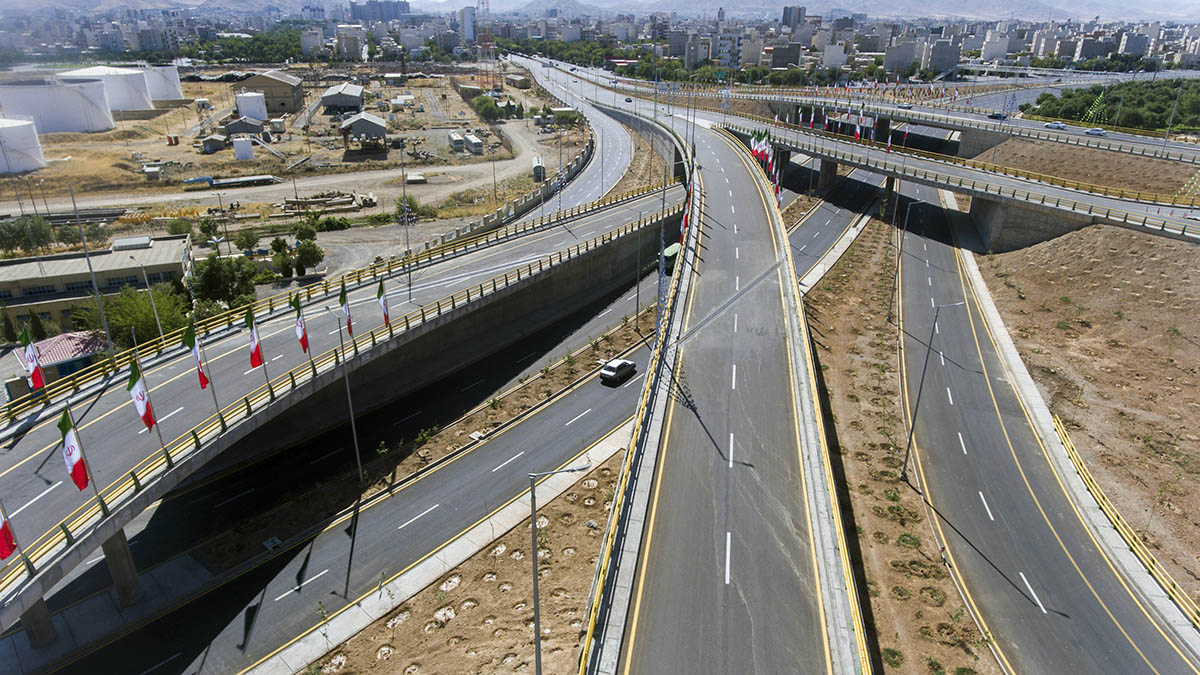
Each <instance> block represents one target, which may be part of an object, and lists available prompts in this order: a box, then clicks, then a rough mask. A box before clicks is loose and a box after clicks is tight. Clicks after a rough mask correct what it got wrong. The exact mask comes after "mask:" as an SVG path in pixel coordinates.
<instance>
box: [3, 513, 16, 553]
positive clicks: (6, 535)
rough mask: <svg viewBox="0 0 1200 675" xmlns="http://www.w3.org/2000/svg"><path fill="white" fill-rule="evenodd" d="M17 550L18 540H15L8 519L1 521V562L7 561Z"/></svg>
mask: <svg viewBox="0 0 1200 675" xmlns="http://www.w3.org/2000/svg"><path fill="white" fill-rule="evenodd" d="M16 550H17V540H16V539H14V538H13V533H12V525H9V523H8V519H7V518H6V519H4V520H3V521H0V560H6V559H7V558H8V556H10V555H12V554H13V552H14V551H16Z"/></svg>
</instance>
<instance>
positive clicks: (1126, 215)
mask: <svg viewBox="0 0 1200 675" xmlns="http://www.w3.org/2000/svg"><path fill="white" fill-rule="evenodd" d="M727 128H729V129H731V130H733V131H735V132H737V133H741V134H750V133H753V132H754V131H755V130H754V129H750V128H748V127H741V126H737V125H729V126H728V127H727ZM785 140H786V139H785ZM788 145H789V146H790V147H793V148H795V149H796V150H798V151H800V152H804V153H806V154H812V155H814V156H824V157H828V158H830V159H832V160H833V161H836V162H841V163H845V164H851V165H854V166H858V167H861V168H864V169H868V170H879V171H881V172H886V173H891V174H895V175H899V176H902V177H908V178H912V179H916V180H922V181H925V182H926V183H928V184H930V185H937V186H946V187H957V188H959V189H961V190H963V191H966V192H972V193H977V194H981V195H985V196H986V195H996V196H997V197H1008V198H1010V199H1015V200H1018V201H1023V202H1026V203H1029V204H1033V205H1037V206H1047V207H1052V208H1056V209H1062V210H1068V211H1072V212H1074V213H1077V214H1079V215H1084V216H1092V217H1095V218H1104V219H1106V220H1109V221H1112V222H1116V223H1120V224H1124V225H1130V226H1137V227H1143V228H1147V229H1153V230H1158V231H1160V232H1166V233H1170V234H1174V235H1181V236H1187V237H1200V224H1197V225H1195V226H1192V225H1188V224H1186V223H1178V222H1175V221H1170V220H1167V219H1166V218H1162V217H1160V216H1152V215H1150V214H1149V213H1141V214H1138V213H1132V212H1130V211H1127V210H1124V209H1114V208H1109V207H1104V206H1099V205H1097V204H1093V203H1091V202H1087V201H1079V200H1073V199H1063V198H1061V197H1053V196H1050V195H1047V194H1046V193H1044V192H1034V191H1032V190H1027V189H1017V188H1009V187H1004V186H1002V185H995V184H993V183H991V182H989V181H976V180H974V179H970V178H963V177H962V176H955V175H953V174H947V173H941V172H938V171H930V170H927V169H922V168H918V167H914V166H909V165H907V164H905V163H901V162H895V161H888V160H880V159H877V158H874V157H871V156H870V155H866V154H853V153H849V152H845V151H841V150H835V149H831V148H828V147H823V146H821V145H818V144H817V143H816V142H814V141H802V140H798V139H797V140H788ZM889 156H890V155H889Z"/></svg>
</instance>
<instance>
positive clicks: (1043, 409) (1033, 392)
mask: <svg viewBox="0 0 1200 675" xmlns="http://www.w3.org/2000/svg"><path fill="white" fill-rule="evenodd" d="M939 195H940V197H941V200H942V204H943V206H944V207H946V208H947V209H949V210H955V211H958V210H959V208H958V204H957V202H956V201H955V200H954V195H953V194H952V193H950V192H949V191H947V190H939ZM958 255H959V259H960V260H961V261H962V263H963V268H964V269H965V270H966V272H967V277H968V281H969V283H970V285H971V287H972V288H974V289H975V290H976V297H977V298H978V299H979V308H980V312H981V313H982V315H983V319H984V321H986V322H987V325H988V328H989V329H990V331H991V334H992V337H993V338H994V340H995V343H996V347H997V350H998V351H999V355H1000V359H1001V361H1002V363H1003V364H1004V369H1005V370H1006V371H1007V372H1008V375H1009V381H1010V382H1012V383H1013V385H1014V386H1015V387H1016V389H1017V391H1018V392H1019V393H1020V397H1021V399H1022V401H1023V403H1024V405H1025V406H1026V408H1027V409H1028V412H1029V416H1030V418H1031V419H1032V420H1033V423H1034V426H1035V427H1036V432H1037V434H1038V436H1039V437H1040V438H1041V441H1042V445H1043V446H1044V447H1045V448H1046V454H1047V456H1048V457H1049V459H1050V462H1051V463H1052V465H1053V467H1054V471H1055V473H1057V474H1058V476H1059V478H1060V479H1061V480H1062V481H1063V483H1064V484H1065V485H1066V488H1067V491H1068V496H1069V498H1070V499H1071V501H1073V502H1074V503H1075V506H1076V507H1077V509H1078V511H1079V513H1080V514H1081V517H1082V519H1083V522H1084V526H1085V527H1087V528H1088V529H1089V530H1090V531H1091V533H1092V536H1093V537H1094V538H1095V539H1096V541H1098V542H1100V545H1101V546H1102V547H1103V548H1104V553H1105V555H1107V556H1108V558H1109V560H1111V561H1113V562H1114V563H1115V565H1116V566H1117V568H1118V569H1120V570H1121V575H1122V576H1123V577H1124V578H1125V579H1127V580H1128V581H1129V582H1130V583H1131V584H1132V585H1133V586H1134V588H1136V589H1137V591H1138V594H1139V595H1140V596H1141V597H1142V599H1143V600H1145V601H1147V602H1148V603H1149V604H1150V606H1152V607H1153V608H1154V610H1155V612H1156V613H1157V614H1158V615H1159V616H1160V617H1161V618H1162V619H1164V620H1165V621H1166V622H1167V624H1168V625H1169V626H1170V627H1171V629H1172V630H1173V632H1174V633H1175V635H1176V636H1177V637H1178V638H1179V639H1180V641H1181V642H1182V643H1183V644H1184V646H1186V648H1187V649H1188V650H1190V651H1191V652H1192V654H1193V655H1195V656H1198V657H1200V631H1197V630H1196V628H1195V626H1193V625H1192V623H1191V621H1189V620H1188V618H1187V616H1185V615H1184V613H1183V612H1182V611H1181V610H1180V609H1179V606H1178V605H1176V604H1175V603H1174V601H1172V600H1171V597H1170V596H1169V595H1167V593H1166V592H1165V591H1164V590H1163V588H1162V587H1161V586H1159V584H1158V582H1157V581H1156V580H1155V579H1154V577H1153V576H1152V575H1151V574H1150V572H1149V571H1148V570H1147V569H1146V567H1145V565H1143V564H1142V562H1141V560H1140V559H1138V557H1137V555H1136V554H1134V552H1133V551H1132V550H1131V549H1130V548H1129V545H1128V544H1127V543H1126V542H1125V539H1124V538H1122V537H1121V534H1120V532H1118V531H1117V529H1116V528H1115V527H1113V525H1112V521H1110V520H1109V519H1108V516H1107V515H1105V513H1104V511H1103V510H1102V509H1101V508H1100V505H1099V504H1098V503H1097V502H1096V499H1095V497H1094V496H1093V495H1092V493H1091V491H1089V490H1088V488H1087V485H1086V484H1084V482H1083V479H1082V478H1081V477H1080V475H1079V473H1078V472H1077V471H1076V470H1075V466H1074V464H1073V463H1072V462H1071V458H1070V456H1069V455H1068V454H1067V450H1066V448H1065V447H1063V444H1062V439H1061V438H1059V435H1058V432H1057V431H1055V429H1054V420H1053V417H1052V415H1051V413H1050V407H1049V406H1048V405H1047V404H1046V401H1045V399H1044V398H1043V397H1042V393H1041V390H1039V389H1038V387H1037V384H1036V383H1035V382H1034V381H1033V377H1032V376H1031V375H1030V374H1029V370H1028V369H1027V368H1026V367H1025V362H1024V361H1023V360H1022V359H1021V354H1020V352H1018V351H1017V347H1016V345H1015V344H1014V343H1013V341H1012V337H1011V336H1010V335H1009V334H1008V329H1007V328H1006V327H1005V325H1004V319H1003V318H1002V317H1001V316H1000V312H999V310H998V309H997V308H996V303H995V301H993V299H992V296H991V293H990V292H989V291H988V286H987V282H985V281H984V279H983V275H982V274H981V273H980V271H979V266H978V265H977V264H976V262H975V257H974V255H972V253H971V252H970V251H968V250H966V249H963V248H959V249H958Z"/></svg>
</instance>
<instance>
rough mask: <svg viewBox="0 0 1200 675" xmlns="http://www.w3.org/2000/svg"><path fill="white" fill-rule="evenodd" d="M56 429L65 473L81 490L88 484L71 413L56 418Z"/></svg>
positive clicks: (85, 465)
mask: <svg viewBox="0 0 1200 675" xmlns="http://www.w3.org/2000/svg"><path fill="white" fill-rule="evenodd" d="M135 367H136V366H135ZM147 409H149V406H147ZM58 430H59V431H61V432H62V444H63V461H64V462H66V465H67V473H69V474H71V480H72V481H73V482H74V483H75V487H77V488H79V489H80V490H82V489H84V488H86V487H87V486H88V470H87V464H86V463H84V461H83V450H82V449H81V448H80V447H79V436H78V435H77V434H76V433H75V425H73V424H71V415H70V414H69V413H68V412H67V411H66V410H64V411H63V414H62V417H61V418H60V419H59V420H58Z"/></svg>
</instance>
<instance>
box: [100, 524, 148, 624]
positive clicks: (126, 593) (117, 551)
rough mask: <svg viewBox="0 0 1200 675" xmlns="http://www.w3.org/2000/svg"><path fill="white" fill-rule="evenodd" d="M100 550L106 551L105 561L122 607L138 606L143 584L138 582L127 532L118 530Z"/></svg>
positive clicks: (106, 540)
mask: <svg viewBox="0 0 1200 675" xmlns="http://www.w3.org/2000/svg"><path fill="white" fill-rule="evenodd" d="M100 548H101V549H102V550H103V551H104V561H105V562H106V563H108V573H109V574H110V575H111V576H112V580H113V588H115V589H116V590H117V600H118V601H119V602H120V604H121V606H122V607H129V606H130V605H134V604H136V603H137V601H138V600H141V599H142V584H141V582H140V581H138V574H137V567H135V566H134V564H133V554H132V553H131V552H130V551H129V540H128V539H126V538H125V530H117V533H116V534H114V535H113V536H111V537H109V538H108V539H105V540H104V543H103V544H101V545H100Z"/></svg>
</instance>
